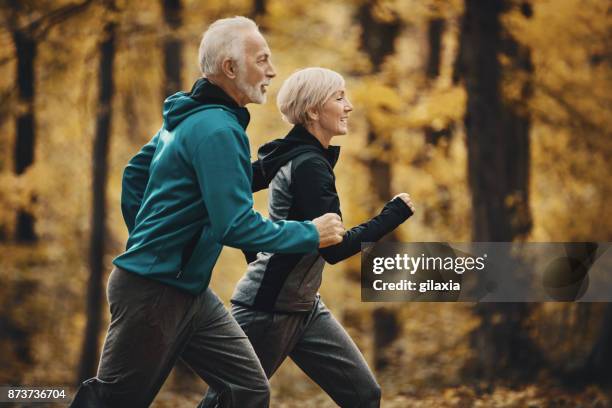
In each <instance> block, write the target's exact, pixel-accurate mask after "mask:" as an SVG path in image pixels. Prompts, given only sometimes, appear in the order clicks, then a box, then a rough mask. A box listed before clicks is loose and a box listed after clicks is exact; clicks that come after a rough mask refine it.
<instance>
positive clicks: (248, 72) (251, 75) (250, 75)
mask: <svg viewBox="0 0 612 408" xmlns="http://www.w3.org/2000/svg"><path fill="white" fill-rule="evenodd" d="M275 76H276V71H274V66H273V65H272V61H271V53H270V48H268V44H267V43H266V40H265V39H264V38H263V36H262V35H261V34H260V33H258V32H257V31H250V32H248V33H247V34H246V36H245V39H244V57H243V59H242V61H239V62H238V74H237V77H236V84H237V86H238V89H239V90H240V91H241V92H243V93H244V95H245V99H246V102H245V104H247V103H251V102H252V103H265V102H266V92H267V90H268V89H267V88H268V86H269V85H270V81H271V80H272V78H274V77H275Z"/></svg>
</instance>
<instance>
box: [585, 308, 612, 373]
mask: <svg viewBox="0 0 612 408" xmlns="http://www.w3.org/2000/svg"><path fill="white" fill-rule="evenodd" d="M610 367H612V303H608V304H607V305H606V310H605V312H604V317H603V322H602V325H601V329H600V332H599V337H598V338H597V341H596V342H595V345H594V347H593V350H592V351H591V354H590V355H589V357H588V359H587V362H586V364H585V366H584V368H583V370H582V373H581V375H580V377H579V379H580V380H582V381H583V382H591V381H593V382H598V383H602V384H609V383H611V382H612V370H610ZM585 379H586V381H585Z"/></svg>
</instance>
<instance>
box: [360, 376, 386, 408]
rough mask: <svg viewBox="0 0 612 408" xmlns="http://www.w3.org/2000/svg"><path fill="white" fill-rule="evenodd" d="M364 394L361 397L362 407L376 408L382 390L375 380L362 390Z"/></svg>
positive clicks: (378, 404)
mask: <svg viewBox="0 0 612 408" xmlns="http://www.w3.org/2000/svg"><path fill="white" fill-rule="evenodd" d="M363 392H364V394H363V395H362V397H361V401H362V402H361V404H360V405H359V406H360V407H362V408H377V407H379V406H380V399H381V397H382V390H381V389H380V385H378V383H377V382H376V381H374V382H373V383H371V384H369V385H368V387H367V388H365V389H364V390H363Z"/></svg>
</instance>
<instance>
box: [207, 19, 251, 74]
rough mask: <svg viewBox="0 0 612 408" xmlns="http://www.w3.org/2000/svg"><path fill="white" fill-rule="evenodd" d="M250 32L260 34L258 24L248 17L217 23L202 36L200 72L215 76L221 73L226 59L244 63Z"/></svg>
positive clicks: (223, 20)
mask: <svg viewBox="0 0 612 408" xmlns="http://www.w3.org/2000/svg"><path fill="white" fill-rule="evenodd" d="M250 30H255V31H257V32H259V28H258V27H257V24H255V22H254V21H253V20H251V19H250V18H247V17H242V16H236V17H230V18H223V19H220V20H217V21H215V22H214V23H212V24H211V25H210V27H208V29H207V30H206V31H205V32H204V34H203V35H202V41H201V42H200V51H199V55H198V59H199V62H200V71H202V74H204V75H213V74H217V73H219V72H220V71H221V64H222V62H223V60H224V59H226V58H231V59H233V60H235V61H236V62H237V63H238V64H239V65H240V64H242V62H243V61H244V38H245V33H246V32H249V31H250Z"/></svg>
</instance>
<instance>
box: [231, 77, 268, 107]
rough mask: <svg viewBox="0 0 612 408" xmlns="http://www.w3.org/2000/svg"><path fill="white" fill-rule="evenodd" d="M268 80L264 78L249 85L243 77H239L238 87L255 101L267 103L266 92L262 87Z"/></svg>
mask: <svg viewBox="0 0 612 408" xmlns="http://www.w3.org/2000/svg"><path fill="white" fill-rule="evenodd" d="M265 83H266V81H265V80H263V81H261V82H259V83H257V84H255V85H249V84H247V83H246V81H244V80H243V79H242V78H241V77H239V78H237V83H236V85H238V89H240V91H242V92H244V94H245V95H246V96H248V97H249V100H250V101H251V102H253V103H266V96H267V95H266V93H264V92H262V91H261V87H262V85H263V84H265Z"/></svg>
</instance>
